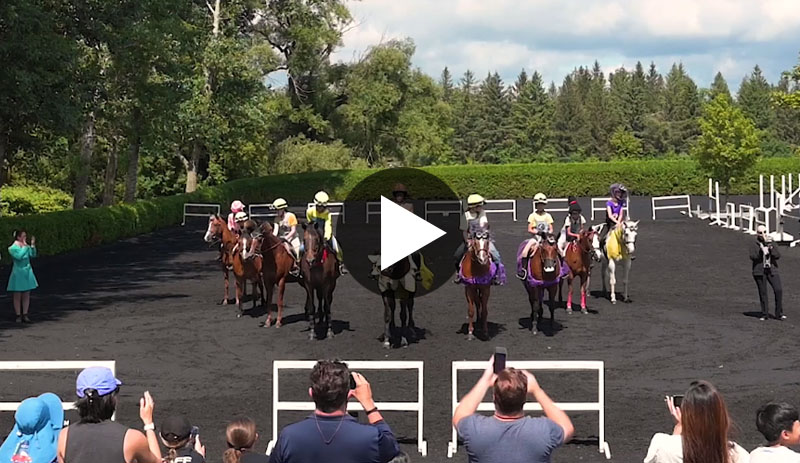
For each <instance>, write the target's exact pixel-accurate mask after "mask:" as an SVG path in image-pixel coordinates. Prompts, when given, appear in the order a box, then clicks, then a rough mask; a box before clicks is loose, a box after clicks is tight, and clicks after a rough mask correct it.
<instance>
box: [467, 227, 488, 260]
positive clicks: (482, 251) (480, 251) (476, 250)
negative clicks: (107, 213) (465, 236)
mask: <svg viewBox="0 0 800 463" xmlns="http://www.w3.org/2000/svg"><path fill="white" fill-rule="evenodd" d="M481 240H486V241H487V243H488V240H489V236H488V235H487V234H485V233H480V234H475V235H474V236H473V237H472V239H471V240H470V244H469V247H470V248H471V249H472V250H473V254H475V257H478V258H480V257H481V256H482V255H486V257H487V260H488V257H489V256H490V252H489V246H488V245H487V246H486V249H483V248H481V247H478V246H477V244H478V243H479V242H480V241H481Z"/></svg>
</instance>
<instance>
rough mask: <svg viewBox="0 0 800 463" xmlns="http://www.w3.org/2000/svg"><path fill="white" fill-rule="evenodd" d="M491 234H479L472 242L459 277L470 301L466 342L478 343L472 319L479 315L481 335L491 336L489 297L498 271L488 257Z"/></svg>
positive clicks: (470, 241)
mask: <svg viewBox="0 0 800 463" xmlns="http://www.w3.org/2000/svg"><path fill="white" fill-rule="evenodd" d="M490 244H491V242H490V240H489V235H488V233H479V234H476V235H475V236H473V237H472V239H470V240H469V243H468V247H467V252H466V253H465V254H464V257H462V258H461V265H460V269H459V276H460V279H461V282H462V283H463V284H464V294H465V296H466V298H467V306H468V311H467V320H468V328H467V340H468V341H472V340H473V339H475V335H474V334H473V333H474V325H473V322H472V320H473V318H474V317H475V314H476V313H477V315H478V318H477V320H476V322H477V323H478V324H480V325H481V332H482V333H483V334H484V335H485V336H486V337H488V336H489V306H488V304H489V294H490V292H491V287H492V279H493V278H494V275H495V273H496V272H497V271H498V266H497V264H495V263H494V262H493V261H492V259H491V255H490V253H489V245H490Z"/></svg>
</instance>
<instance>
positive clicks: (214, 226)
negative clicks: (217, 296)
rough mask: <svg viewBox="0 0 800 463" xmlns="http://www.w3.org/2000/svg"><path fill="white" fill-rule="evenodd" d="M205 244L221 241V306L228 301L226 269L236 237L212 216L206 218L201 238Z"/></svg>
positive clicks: (225, 223)
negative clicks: (205, 225)
mask: <svg viewBox="0 0 800 463" xmlns="http://www.w3.org/2000/svg"><path fill="white" fill-rule="evenodd" d="M203 239H204V240H205V242H206V243H213V242H215V241H217V240H222V247H221V248H220V257H221V261H222V275H223V276H224V278H225V297H224V298H223V299H222V302H221V304H222V305H226V304H228V299H229V292H228V287H229V277H228V267H229V266H230V265H231V262H230V256H231V251H232V250H233V248H234V246H236V243H237V240H238V237H237V236H236V234H234V233H233V232H232V231H230V229H228V223H227V222H226V221H225V219H223V218H222V217H220V216H219V214H214V215H211V216H209V218H208V230H206V235H205V237H204V238H203Z"/></svg>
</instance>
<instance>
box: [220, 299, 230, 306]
mask: <svg viewBox="0 0 800 463" xmlns="http://www.w3.org/2000/svg"><path fill="white" fill-rule="evenodd" d="M219 305H228V300H227V299H223V300H221V301H220V302H219Z"/></svg>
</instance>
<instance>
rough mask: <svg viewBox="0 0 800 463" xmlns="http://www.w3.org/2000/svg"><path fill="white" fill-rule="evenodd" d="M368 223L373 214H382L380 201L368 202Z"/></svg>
mask: <svg viewBox="0 0 800 463" xmlns="http://www.w3.org/2000/svg"><path fill="white" fill-rule="evenodd" d="M366 207H367V223H369V218H370V217H372V216H373V215H377V216H378V217H380V216H381V203H380V202H379V201H369V202H368V203H367V206H366Z"/></svg>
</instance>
